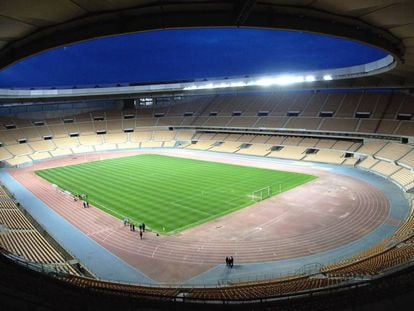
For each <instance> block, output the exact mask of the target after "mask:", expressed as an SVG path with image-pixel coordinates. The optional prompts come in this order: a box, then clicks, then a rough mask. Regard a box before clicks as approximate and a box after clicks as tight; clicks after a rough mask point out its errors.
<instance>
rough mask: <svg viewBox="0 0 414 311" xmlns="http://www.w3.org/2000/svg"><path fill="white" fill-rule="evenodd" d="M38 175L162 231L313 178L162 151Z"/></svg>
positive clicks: (118, 214)
mask: <svg viewBox="0 0 414 311" xmlns="http://www.w3.org/2000/svg"><path fill="white" fill-rule="evenodd" d="M36 174H37V175H39V176H40V177H42V178H44V179H46V180H48V181H49V182H51V183H52V184H56V185H57V186H59V187H60V188H61V189H64V190H66V191H69V192H70V193H72V194H85V195H87V201H88V202H89V203H90V204H92V205H94V206H96V207H98V208H100V209H102V210H104V211H105V212H107V213H109V214H111V215H113V216H115V217H117V218H119V219H124V218H128V219H130V221H132V222H134V223H135V224H140V223H142V222H145V224H146V227H148V228H150V229H151V230H153V231H156V232H159V233H162V234H172V233H177V232H180V231H183V230H185V229H188V228H191V227H194V226H196V225H199V224H201V223H204V222H207V221H210V220H212V219H215V218H217V217H220V216H222V215H225V214H228V213H231V212H233V211H236V210H239V209H241V208H243V207H246V206H249V205H252V204H254V203H255V202H256V201H258V200H260V199H264V198H266V197H268V196H274V195H277V194H279V193H281V192H284V191H287V190H290V189H292V188H295V187H297V186H299V185H302V184H304V183H306V182H309V181H311V180H313V179H315V178H316V177H315V176H312V175H305V174H299V173H292V172H285V171H275V170H268V169H261V168H254V167H246V166H238V165H230V164H223V163H216V162H207V161H200V160H192V159H183V158H177V157H169V156H161V155H138V156H132V157H123V158H117V159H110V160H103V161H96V162H90V163H84V164H78V165H72V166H65V167H59V168H52V169H45V170H40V171H36ZM259 189H265V190H266V191H258V190H259ZM262 192H265V193H262ZM260 194H262V195H263V197H261V196H260Z"/></svg>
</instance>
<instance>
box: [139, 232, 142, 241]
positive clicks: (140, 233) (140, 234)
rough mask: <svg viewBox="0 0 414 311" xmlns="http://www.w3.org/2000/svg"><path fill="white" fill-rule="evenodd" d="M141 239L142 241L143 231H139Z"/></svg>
mask: <svg viewBox="0 0 414 311" xmlns="http://www.w3.org/2000/svg"><path fill="white" fill-rule="evenodd" d="M139 237H140V238H141V240H142V231H141V230H140V231H139Z"/></svg>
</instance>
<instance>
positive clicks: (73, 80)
mask: <svg viewBox="0 0 414 311" xmlns="http://www.w3.org/2000/svg"><path fill="white" fill-rule="evenodd" d="M384 56H386V54H385V53H384V52H382V51H380V50H377V49H374V48H371V47H368V46H365V45H362V44H359V43H355V42H351V41H345V40H340V39H335V38H331V37H326V36H320V35H314V34H308V33H302V32H290V31H274V30H257V29H191V30H165V31H154V32H147V33H141V34H133V35H124V36H118V37H112V38H105V39H98V40H93V41H89V42H84V43H79V44H75V45H71V46H67V47H62V48H57V49H54V50H51V51H48V52H44V53H42V54H39V55H37V56H34V57H32V58H29V59H26V60H24V61H22V62H20V63H17V64H15V65H13V66H11V67H9V68H7V69H5V70H3V71H1V72H0V87H3V88H4V87H51V86H56V87H59V86H70V87H71V86H74V85H77V86H82V85H83V86H86V85H97V84H100V85H103V84H117V83H121V84H126V83H143V82H161V81H164V82H165V81H177V80H192V79H203V78H214V77H226V76H228V77H230V76H243V75H259V74H279V73H293V72H295V71H306V70H317V69H329V68H339V67H346V66H351V65H359V64H363V63H367V62H371V61H374V60H377V59H379V58H382V57H384Z"/></svg>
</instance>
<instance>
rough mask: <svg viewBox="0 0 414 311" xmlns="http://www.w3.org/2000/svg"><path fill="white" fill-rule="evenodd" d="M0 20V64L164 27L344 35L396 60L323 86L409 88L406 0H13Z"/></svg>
mask: <svg viewBox="0 0 414 311" xmlns="http://www.w3.org/2000/svg"><path fill="white" fill-rule="evenodd" d="M0 25H1V30H0V67H2V68H3V67H6V66H8V65H10V64H13V63H15V62H17V61H18V60H21V59H23V58H26V57H28V56H31V55H34V54H37V53H40V52H42V51H45V50H48V49H51V48H54V47H57V46H64V45H67V44H70V43H74V42H79V41H84V40H88V39H92V38H97V37H103V36H111V35H116V34H123V33H132V32H139V31H148V30H154V29H170V28H189V27H227V26H229V27H234V26H237V27H261V28H277V29H292V30H305V31H310V32H316V33H325V34H329V35H334V36H337V37H344V38H351V39H354V40H356V41H361V42H365V43H368V44H370V45H374V46H376V47H380V48H382V49H384V50H386V51H388V52H389V53H391V54H392V55H393V56H394V57H395V58H396V59H397V60H398V61H399V63H398V65H397V67H396V68H395V69H393V70H392V71H390V72H387V73H383V74H380V75H377V76H371V77H363V78H358V79H347V80H338V81H330V87H403V88H404V87H405V88H411V87H413V86H414V1H410V0H403V1H396V0H347V1H330V0H285V1H280V0H264V1H254V0H245V1H209V0H192V1H191V0H190V1H169V0H156V1H151V0H142V1H134V0H119V1H110V0H41V1H25V0H14V1H2V2H0ZM321 83H323V84H324V85H325V84H326V83H325V82H321ZM325 87H326V85H325Z"/></svg>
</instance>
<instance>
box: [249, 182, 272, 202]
mask: <svg viewBox="0 0 414 311" xmlns="http://www.w3.org/2000/svg"><path fill="white" fill-rule="evenodd" d="M271 194H272V189H271V188H270V186H267V187H264V188H261V189H258V190H256V191H253V192H252V194H251V198H252V200H253V201H255V202H259V201H262V200H264V199H267V198H270V196H271Z"/></svg>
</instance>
